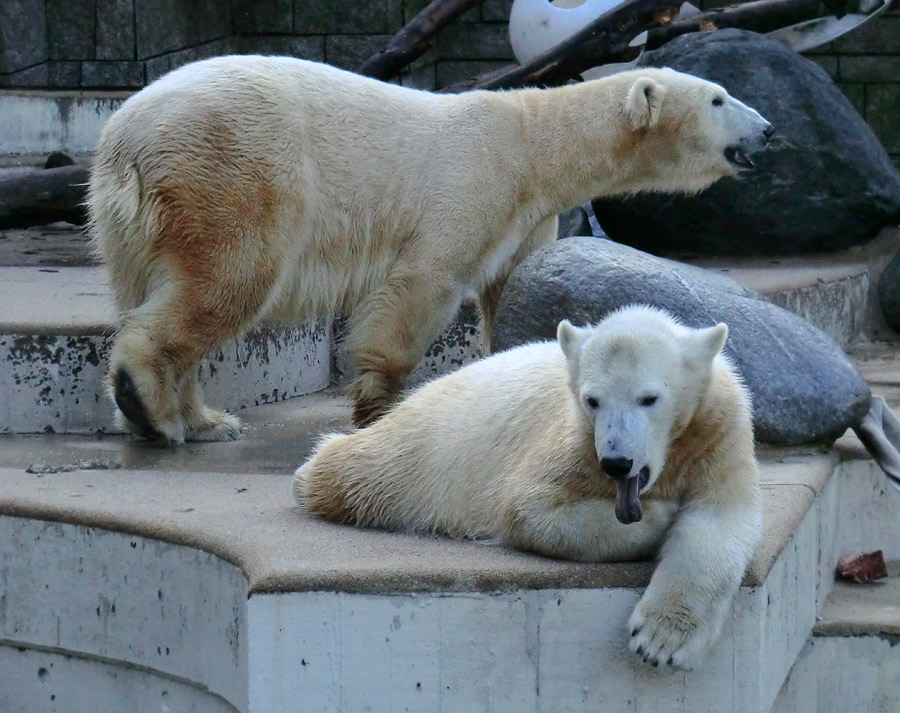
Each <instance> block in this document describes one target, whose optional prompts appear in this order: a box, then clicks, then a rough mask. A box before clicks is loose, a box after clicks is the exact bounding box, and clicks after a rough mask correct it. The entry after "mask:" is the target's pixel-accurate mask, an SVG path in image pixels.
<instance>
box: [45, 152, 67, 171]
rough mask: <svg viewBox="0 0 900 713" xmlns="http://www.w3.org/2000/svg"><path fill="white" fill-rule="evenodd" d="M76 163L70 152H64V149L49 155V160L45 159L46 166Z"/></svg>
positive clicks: (58, 166) (54, 166)
mask: <svg viewBox="0 0 900 713" xmlns="http://www.w3.org/2000/svg"><path fill="white" fill-rule="evenodd" d="M73 165H75V161H74V160H73V159H72V157H71V156H69V155H68V154H64V153H63V152H62V151H54V152H53V153H51V154H50V155H49V156H47V160H46V161H44V168H62V167H63V166H73Z"/></svg>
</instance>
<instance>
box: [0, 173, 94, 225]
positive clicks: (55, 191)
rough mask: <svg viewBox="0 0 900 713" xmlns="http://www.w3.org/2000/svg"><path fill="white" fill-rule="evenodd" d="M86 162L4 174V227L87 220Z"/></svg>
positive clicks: (0, 212) (0, 195)
mask: <svg viewBox="0 0 900 713" xmlns="http://www.w3.org/2000/svg"><path fill="white" fill-rule="evenodd" d="M88 180H90V167H89V166H88V165H86V164H76V165H74V166H63V167H62V168H48V169H43V170H38V171H24V172H22V173H18V172H16V173H10V174H8V175H5V176H0V230H6V229H10V228H27V227H29V226H32V225H46V224H48V223H55V222H57V221H59V220H64V221H66V222H69V223H75V224H76V225H81V224H83V223H84V222H85V220H86V212H85V208H84V200H85V197H86V195H87V183H88Z"/></svg>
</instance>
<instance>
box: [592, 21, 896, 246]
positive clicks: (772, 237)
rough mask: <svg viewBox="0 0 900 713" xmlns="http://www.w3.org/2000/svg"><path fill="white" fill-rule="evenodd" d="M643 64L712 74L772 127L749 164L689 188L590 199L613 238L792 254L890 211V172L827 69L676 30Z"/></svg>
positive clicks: (857, 233)
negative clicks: (695, 191) (768, 140)
mask: <svg viewBox="0 0 900 713" xmlns="http://www.w3.org/2000/svg"><path fill="white" fill-rule="evenodd" d="M640 64H641V66H652V67H663V66H666V67H672V68H673V69H677V70H680V71H683V72H688V73H690V74H696V75H698V76H700V77H704V78H706V79H710V80H712V81H714V82H718V83H719V84H721V85H722V86H724V87H725V88H726V89H727V90H728V91H729V92H730V93H731V94H732V95H733V96H735V97H737V98H738V99H740V100H741V101H743V102H745V103H746V104H749V105H750V106H752V107H753V108H755V109H757V110H758V111H759V112H760V113H761V114H762V115H763V116H765V117H766V118H767V119H768V120H769V121H771V122H772V123H773V124H774V125H775V128H776V130H777V132H778V134H777V136H778V137H779V138H776V139H775V140H774V141H773V144H772V147H770V148H769V149H768V150H767V151H764V152H760V153H758V154H756V155H755V156H754V161H755V162H756V165H757V168H756V169H755V170H753V171H747V172H743V173H742V174H741V175H740V176H739V177H737V178H726V179H723V180H721V181H719V182H718V183H716V184H714V185H713V186H712V187H711V188H710V189H708V190H706V191H704V192H703V193H701V194H699V195H696V196H676V195H640V196H635V197H632V198H628V199H615V200H602V201H595V202H594V211H595V213H596V215H597V220H598V221H599V222H600V225H601V226H602V227H603V230H604V231H605V232H606V233H607V234H608V235H609V236H610V237H611V238H612V239H614V240H616V241H617V242H620V243H623V244H627V245H631V246H633V247H636V248H639V249H641V250H645V251H647V252H652V253H656V254H669V255H672V254H678V253H699V254H709V255H753V254H757V255H762V254H765V255H798V254H803V253H808V252H814V251H825V250H835V249H841V248H846V247H850V246H853V245H859V244H862V243H864V242H866V241H868V240H869V239H871V238H872V237H874V235H875V233H876V232H877V231H878V229H879V228H881V227H882V226H884V225H886V224H888V223H889V222H891V220H892V219H893V218H897V217H898V216H900V173H898V172H897V169H896V167H895V166H894V165H893V164H892V163H891V160H890V157H889V156H888V155H887V153H886V152H885V150H884V148H883V147H882V146H881V144H880V143H879V142H878V139H877V138H876V137H875V135H874V134H873V133H872V131H871V130H870V129H869V127H868V126H867V124H866V123H865V121H863V119H862V118H861V117H860V116H859V115H858V114H857V112H856V110H855V109H854V108H853V106H852V105H851V104H850V102H849V101H848V100H847V99H846V98H845V97H844V95H843V94H842V93H841V92H840V90H839V89H838V88H837V86H836V85H835V84H834V82H832V80H831V78H830V77H829V76H828V74H827V73H826V72H825V71H824V70H823V69H822V68H821V67H819V66H818V65H816V64H814V63H813V62H811V61H809V60H806V59H804V58H803V57H801V56H800V55H798V54H797V53H796V52H794V51H793V50H791V49H789V48H788V47H787V46H785V45H783V44H781V43H779V42H776V41H774V40H771V39H768V38H766V37H763V36H761V35H757V34H755V33H752V32H745V31H743V30H720V31H717V32H711V33H693V34H689V35H683V36H682V37H679V38H677V39H675V40H672V41H671V42H669V43H667V44H666V45H664V46H663V47H661V48H660V49H658V50H655V51H653V52H648V53H646V54H645V55H644V56H643V57H642V59H641V63H640Z"/></svg>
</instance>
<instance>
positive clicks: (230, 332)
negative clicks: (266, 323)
mask: <svg viewBox="0 0 900 713" xmlns="http://www.w3.org/2000/svg"><path fill="white" fill-rule="evenodd" d="M236 287H238V286H235V285H234V284H226V285H217V286H215V287H212V288H210V287H208V286H204V285H200V284H189V285H181V286H179V287H178V288H175V287H169V288H168V289H164V290H160V291H159V292H158V293H157V294H156V295H154V296H152V297H151V298H150V300H148V301H147V302H145V303H144V304H143V305H141V306H140V307H138V308H137V309H135V310H133V311H132V312H131V313H129V314H128V315H127V316H126V317H125V319H124V321H123V326H122V329H121V330H120V332H119V334H118V335H117V337H116V338H115V342H114V344H113V349H112V353H111V355H110V381H111V387H112V394H113V397H114V399H115V401H116V405H117V406H118V407H119V410H120V411H121V413H122V414H123V415H124V416H125V417H126V418H127V419H128V421H129V422H130V423H131V424H132V425H133V426H134V430H135V431H136V432H137V434H138V435H141V436H145V437H147V438H150V439H152V440H160V441H163V442H166V443H183V442H184V441H185V439H186V438H188V439H191V440H216V441H221V440H234V439H235V438H238V437H240V421H239V420H238V419H237V418H235V417H234V416H231V415H230V414H227V413H225V412H223V411H216V410H214V409H210V408H208V407H206V405H205V404H204V403H203V399H202V396H201V395H200V387H199V385H198V384H197V377H196V373H195V372H194V370H195V369H196V367H197V364H198V363H199V362H200V360H201V359H202V358H203V356H204V355H205V354H207V353H209V352H210V351H212V350H213V349H215V348H216V347H219V346H221V345H222V343H224V342H225V341H227V340H228V339H231V338H234V337H235V336H237V335H238V334H240V333H241V331H243V329H244V328H246V327H247V326H249V324H250V323H251V322H252V320H253V318H254V317H255V315H256V314H257V312H258V311H259V309H260V305H261V304H262V302H263V300H264V294H263V293H262V291H259V292H257V293H254V294H256V295H257V298H256V299H248V296H247V294H246V291H242V290H240V289H235V288H236ZM251 296H252V295H251Z"/></svg>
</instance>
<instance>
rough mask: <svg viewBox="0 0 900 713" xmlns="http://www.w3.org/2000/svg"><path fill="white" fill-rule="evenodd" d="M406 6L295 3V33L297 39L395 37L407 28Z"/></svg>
mask: <svg viewBox="0 0 900 713" xmlns="http://www.w3.org/2000/svg"><path fill="white" fill-rule="evenodd" d="M403 5H404V3H403V0H374V2H364V3H361V2H357V0H331V2H325V3H323V2H295V3H294V32H296V33H297V34H298V35H315V34H325V35H344V34H346V35H355V34H362V35H374V34H379V33H386V34H392V33H394V32H396V31H397V28H398V27H402V26H403V24H404V22H403ZM383 46H384V45H382V47H383ZM382 47H379V49H382Z"/></svg>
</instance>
